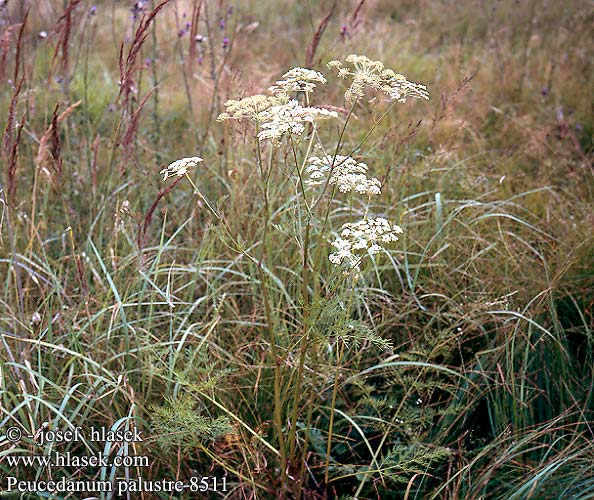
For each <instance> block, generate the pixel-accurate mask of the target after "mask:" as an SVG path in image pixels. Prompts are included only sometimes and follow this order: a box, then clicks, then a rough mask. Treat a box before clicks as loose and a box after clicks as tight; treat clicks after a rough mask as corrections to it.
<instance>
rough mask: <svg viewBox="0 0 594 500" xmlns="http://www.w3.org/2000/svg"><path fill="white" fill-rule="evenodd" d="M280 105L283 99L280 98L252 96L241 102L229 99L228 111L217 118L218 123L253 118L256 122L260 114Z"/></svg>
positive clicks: (227, 103)
mask: <svg viewBox="0 0 594 500" xmlns="http://www.w3.org/2000/svg"><path fill="white" fill-rule="evenodd" d="M278 104H281V99H279V98H278V97H274V96H267V95H262V94H256V95H252V96H250V97H245V98H243V99H239V100H236V99H229V100H228V101H227V102H226V103H225V108H226V109H227V111H226V112H225V113H221V114H220V115H219V116H218V117H217V121H220V122H222V121H224V120H241V119H242V118H251V119H252V120H255V119H256V117H257V116H258V113H261V112H262V111H265V110H267V109H268V108H271V107H272V106H275V105H278Z"/></svg>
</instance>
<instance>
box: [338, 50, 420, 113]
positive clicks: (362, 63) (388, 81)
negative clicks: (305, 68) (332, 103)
mask: <svg viewBox="0 0 594 500" xmlns="http://www.w3.org/2000/svg"><path fill="white" fill-rule="evenodd" d="M346 62H347V63H350V64H351V65H352V66H353V67H352V68H350V67H345V66H343V64H342V63H341V62H340V61H330V62H329V63H328V67H329V68H336V69H338V76H339V77H340V78H348V77H352V78H353V81H352V83H351V86H350V87H349V88H348V90H347V91H346V93H345V95H344V97H345V99H346V101H347V102H350V103H353V102H356V101H358V100H359V99H361V98H362V97H363V96H364V95H365V91H366V90H367V89H370V90H375V91H379V92H382V93H383V94H386V95H387V96H388V97H389V98H390V99H392V100H396V101H398V102H405V101H406V99H407V98H408V97H420V98H422V99H429V94H428V93H427V87H425V85H420V84H418V83H413V82H409V81H408V80H407V79H406V78H405V77H404V76H403V75H401V74H399V73H396V72H394V71H393V70H391V69H389V68H386V67H385V66H384V63H383V62H381V61H372V60H371V59H369V58H368V57H365V56H358V55H355V54H351V55H350V56H348V57H347V58H346Z"/></svg>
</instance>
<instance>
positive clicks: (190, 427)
mask: <svg viewBox="0 0 594 500" xmlns="http://www.w3.org/2000/svg"><path fill="white" fill-rule="evenodd" d="M195 406H196V405H195V402H194V401H193V400H192V399H191V398H190V397H188V396H184V397H180V398H177V399H167V400H166V402H165V404H164V405H162V406H156V405H155V406H152V407H151V411H152V415H151V428H152V435H154V436H157V442H158V444H159V445H160V446H161V448H162V449H163V450H164V451H169V450H171V449H173V448H181V450H182V453H184V454H187V453H188V452H189V451H191V450H192V449H195V448H197V447H198V446H199V445H200V444H203V443H204V442H205V441H212V440H214V439H217V438H218V437H219V436H221V435H223V434H226V433H228V432H231V431H232V427H231V424H230V422H229V419H228V418H227V417H224V416H222V417H217V418H210V417H207V416H205V415H202V414H201V413H200V412H199V411H197V410H196V407H195Z"/></svg>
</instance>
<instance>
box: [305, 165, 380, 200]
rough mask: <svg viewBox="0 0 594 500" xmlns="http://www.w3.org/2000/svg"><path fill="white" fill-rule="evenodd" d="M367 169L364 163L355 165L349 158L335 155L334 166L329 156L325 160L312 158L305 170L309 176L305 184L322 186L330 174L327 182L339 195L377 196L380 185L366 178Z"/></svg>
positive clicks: (371, 178)
mask: <svg viewBox="0 0 594 500" xmlns="http://www.w3.org/2000/svg"><path fill="white" fill-rule="evenodd" d="M368 169H369V167H368V166H367V164H366V163H363V162H360V163H357V162H356V161H355V160H354V159H353V158H351V157H350V156H342V155H337V156H336V157H335V158H334V166H333V161H332V157H330V156H326V157H325V158H319V157H317V156H312V157H310V158H309V165H308V167H307V168H306V169H305V172H306V173H307V174H308V175H309V179H307V180H306V181H305V182H306V183H307V184H308V185H310V186H315V185H319V184H323V183H324V179H325V178H326V174H328V172H331V174H330V179H329V180H328V182H329V183H330V184H332V185H336V187H337V188H338V190H339V191H340V192H341V193H348V192H350V191H355V192H357V193H359V194H367V195H369V196H371V195H378V194H380V191H381V183H380V181H379V179H376V178H375V177H367V175H366V173H367V170H368Z"/></svg>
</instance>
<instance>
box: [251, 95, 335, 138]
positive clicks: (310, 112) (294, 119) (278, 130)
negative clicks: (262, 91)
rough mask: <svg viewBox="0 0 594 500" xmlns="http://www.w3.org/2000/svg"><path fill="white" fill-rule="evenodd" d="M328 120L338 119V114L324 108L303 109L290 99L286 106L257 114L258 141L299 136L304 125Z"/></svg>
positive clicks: (274, 107)
mask: <svg viewBox="0 0 594 500" xmlns="http://www.w3.org/2000/svg"><path fill="white" fill-rule="evenodd" d="M328 118H338V113H336V111H329V110H327V109H324V108H312V107H304V106H301V105H300V104H299V103H298V102H297V101H296V100H295V99H291V100H290V101H289V102H287V103H286V104H282V105H280V106H273V107H271V108H270V109H267V110H265V111H262V112H261V113H258V115H257V117H256V119H257V120H258V121H259V122H261V125H260V130H261V131H260V133H259V134H258V139H260V140H265V139H272V140H277V139H280V138H281V137H282V136H283V135H285V134H287V133H289V134H294V135H301V134H302V133H303V131H304V130H305V125H304V124H305V123H314V122H316V121H318V120H323V119H328Z"/></svg>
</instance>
